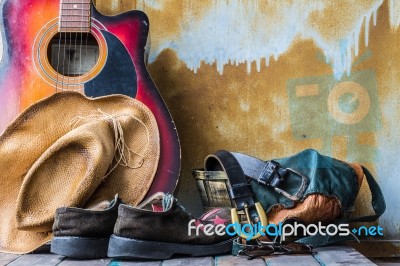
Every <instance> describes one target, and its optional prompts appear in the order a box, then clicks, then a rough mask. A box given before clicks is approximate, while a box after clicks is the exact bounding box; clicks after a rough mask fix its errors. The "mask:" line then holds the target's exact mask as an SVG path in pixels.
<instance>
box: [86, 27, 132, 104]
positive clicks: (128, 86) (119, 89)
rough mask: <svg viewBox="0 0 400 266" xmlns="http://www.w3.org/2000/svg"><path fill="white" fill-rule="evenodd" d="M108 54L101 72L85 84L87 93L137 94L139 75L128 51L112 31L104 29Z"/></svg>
mask: <svg viewBox="0 0 400 266" xmlns="http://www.w3.org/2000/svg"><path fill="white" fill-rule="evenodd" d="M101 33H102V34H103V37H104V38H105V40H106V43H107V47H108V55H107V59H106V63H105V65H104V67H103V69H102V70H101V71H100V73H99V74H98V75H97V76H96V77H95V78H93V79H92V80H90V81H88V82H86V83H85V85H84V90H85V95H87V96H90V97H98V96H104V95H109V94H124V95H128V96H131V97H133V98H134V97H135V96H136V92H137V87H136V84H137V77H136V71H135V67H134V65H133V62H132V60H131V58H130V55H129V53H128V51H127V50H126V48H125V46H124V45H123V44H122V43H121V41H120V40H119V39H118V38H116V37H115V36H114V35H112V34H111V33H109V32H107V31H104V30H102V31H101Z"/></svg>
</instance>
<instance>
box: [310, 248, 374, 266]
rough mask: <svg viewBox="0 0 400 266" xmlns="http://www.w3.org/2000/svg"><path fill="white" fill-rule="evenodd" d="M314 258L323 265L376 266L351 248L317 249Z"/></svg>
mask: <svg viewBox="0 0 400 266" xmlns="http://www.w3.org/2000/svg"><path fill="white" fill-rule="evenodd" d="M315 251H317V254H315V255H314V258H315V259H316V260H317V261H319V262H320V263H321V264H322V265H326V266H335V265H364V266H370V265H376V264H375V263H373V262H372V261H370V260H369V259H367V258H366V257H364V256H363V255H362V254H361V253H359V252H358V251H357V250H355V249H354V248H352V247H349V246H330V247H322V248H317V249H315Z"/></svg>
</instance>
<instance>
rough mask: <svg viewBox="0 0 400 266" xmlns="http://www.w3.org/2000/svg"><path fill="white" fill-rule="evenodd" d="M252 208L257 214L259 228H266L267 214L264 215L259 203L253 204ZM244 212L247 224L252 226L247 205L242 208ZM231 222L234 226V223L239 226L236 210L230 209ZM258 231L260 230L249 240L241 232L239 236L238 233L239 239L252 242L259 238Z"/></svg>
mask: <svg viewBox="0 0 400 266" xmlns="http://www.w3.org/2000/svg"><path fill="white" fill-rule="evenodd" d="M254 208H255V211H256V212H257V214H258V215H257V217H258V220H259V221H258V222H257V223H260V225H261V226H267V225H268V218H267V214H266V213H265V211H264V209H263V207H262V206H261V204H260V203H259V202H256V203H255V204H254ZM244 212H245V215H246V219H247V221H248V223H249V224H251V225H252V226H253V225H254V223H253V221H252V219H251V216H250V211H249V208H248V206H247V205H245V206H244ZM231 220H232V223H233V224H235V223H237V224H240V221H239V215H238V212H237V209H236V208H232V209H231ZM259 231H260V230H258V232H257V234H255V235H254V236H253V237H252V238H251V239H249V238H248V237H247V236H246V235H244V234H243V232H241V233H240V234H239V233H238V235H239V236H240V237H241V238H244V239H247V240H253V239H256V238H259V237H260V236H261V233H260V232H259Z"/></svg>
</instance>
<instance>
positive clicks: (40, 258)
mask: <svg viewBox="0 0 400 266" xmlns="http://www.w3.org/2000/svg"><path fill="white" fill-rule="evenodd" d="M63 259H64V256H60V255H56V254H25V255H22V256H20V257H19V258H17V259H16V260H14V261H12V262H11V263H10V264H8V265H10V266H25V265H26V266H32V265H41V266H54V265H57V264H58V263H60V262H61V261H62V260H63Z"/></svg>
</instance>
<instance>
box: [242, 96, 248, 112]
mask: <svg viewBox="0 0 400 266" xmlns="http://www.w3.org/2000/svg"><path fill="white" fill-rule="evenodd" d="M240 109H242V111H243V112H248V111H249V110H250V105H249V104H248V103H246V102H244V101H243V100H242V99H241V100H240Z"/></svg>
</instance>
